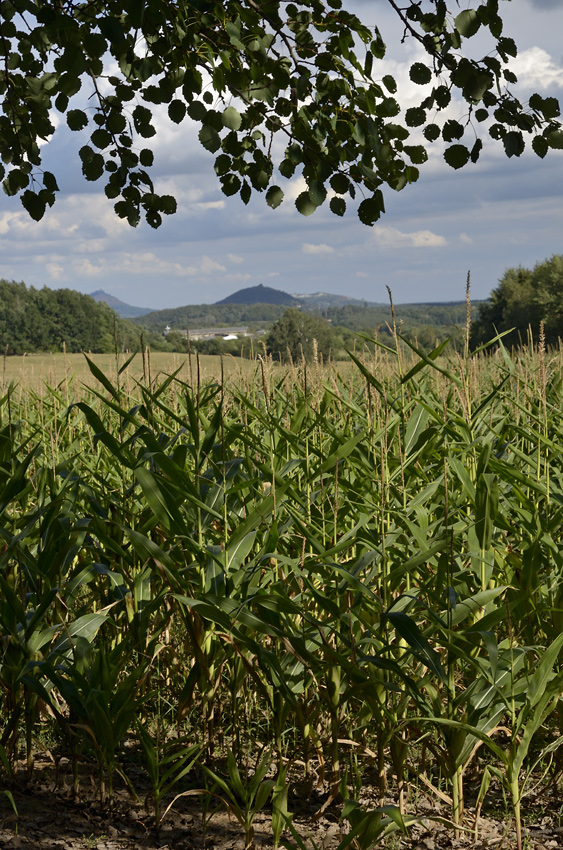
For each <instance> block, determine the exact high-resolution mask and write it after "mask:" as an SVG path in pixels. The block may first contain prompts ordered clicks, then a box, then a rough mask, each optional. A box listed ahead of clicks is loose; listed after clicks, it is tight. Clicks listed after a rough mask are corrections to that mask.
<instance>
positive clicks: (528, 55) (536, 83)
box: [510, 47, 563, 91]
mask: <svg viewBox="0 0 563 850" xmlns="http://www.w3.org/2000/svg"><path fill="white" fill-rule="evenodd" d="M510 68H511V70H512V71H514V73H515V74H516V76H517V77H518V83H519V85H521V86H526V87H528V86H530V87H533V88H536V89H543V90H544V91H545V90H546V89H550V88H553V87H556V88H563V68H562V67H561V65H558V64H557V63H556V62H554V60H553V59H552V57H551V56H550V55H549V53H548V52H547V51H546V50H543V49H542V48H541V47H531V48H529V50H523V51H522V52H521V53H519V54H518V56H517V57H516V58H515V59H513V60H512V62H511V63H510Z"/></svg>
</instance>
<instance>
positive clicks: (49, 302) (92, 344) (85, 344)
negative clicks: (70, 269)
mask: <svg viewBox="0 0 563 850" xmlns="http://www.w3.org/2000/svg"><path fill="white" fill-rule="evenodd" d="M116 331H117V342H118V346H119V347H120V348H123V349H126V350H135V349H137V348H138V347H139V339H140V331H141V329H140V328H137V327H134V326H133V325H132V324H131V323H130V322H128V321H124V320H123V319H119V318H117V317H116V315H115V313H114V312H113V310H111V309H110V308H109V307H108V306H107V304H105V303H104V302H96V301H94V299H93V298H91V297H90V296H89V295H82V294H81V293H80V292H76V291H75V290H73V289H47V287H43V289H34V287H32V286H30V287H27V286H26V285H25V283H15V282H13V281H12V282H9V281H6V280H0V350H1V351H2V352H7V353H8V354H24V353H33V352H36V351H62V350H63V345H64V346H65V347H66V350H67V351H69V352H79V351H92V352H95V353H97V352H100V353H103V352H110V351H114V349H115V332H116ZM147 342H150V344H151V346H152V347H153V348H154V347H155V343H156V344H157V345H158V344H159V342H161V343H163V341H162V340H160V341H159V340H158V338H157V337H156V336H155V337H152V335H151V339H150V340H148V339H147Z"/></svg>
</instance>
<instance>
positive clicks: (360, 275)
mask: <svg viewBox="0 0 563 850" xmlns="http://www.w3.org/2000/svg"><path fill="white" fill-rule="evenodd" d="M356 277H369V274H368V273H367V272H356Z"/></svg>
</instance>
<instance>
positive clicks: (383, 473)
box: [0, 341, 563, 850]
mask: <svg viewBox="0 0 563 850" xmlns="http://www.w3.org/2000/svg"><path fill="white" fill-rule="evenodd" d="M497 345H498V346H499V347H498V348H497V350H496V352H495V353H494V354H492V355H489V354H487V353H486V352H478V353H477V354H475V355H470V354H469V353H468V352H467V351H466V352H465V353H464V354H463V355H460V356H458V357H457V358H451V359H450V360H448V361H446V360H445V359H444V357H443V354H442V348H443V346H441V347H439V348H438V349H436V351H434V352H433V353H432V354H430V355H424V354H422V353H420V352H417V351H416V350H412V346H411V347H410V348H408V347H403V348H398V353H395V352H394V351H391V350H390V349H386V348H384V347H383V346H377V347H376V349H375V354H374V353H373V346H372V353H371V354H367V353H365V354H361V353H360V352H358V353H357V354H356V355H354V358H353V359H354V368H353V369H351V368H350V366H349V365H347V366H346V367H345V371H344V372H342V373H339V367H338V365H335V364H332V365H329V366H324V367H323V366H322V365H319V364H313V365H312V366H306V364H304V363H303V364H296V365H293V366H292V367H291V368H287V369H285V368H282V367H280V366H279V365H276V364H273V363H272V362H271V361H269V360H268V359H267V358H263V359H258V360H257V361H256V364H255V369H254V374H249V375H246V376H244V375H242V374H240V375H238V376H236V375H231V376H229V377H228V378H225V377H223V378H222V379H220V380H217V381H211V382H209V381H202V380H198V378H197V374H198V370H197V369H196V367H195V365H194V367H193V370H191V371H190V374H191V379H190V376H189V375H188V379H186V374H187V372H186V370H185V369H184V370H183V371H182V377H180V374H179V372H178V373H176V374H172V375H170V376H168V377H166V378H165V379H162V377H160V378H159V379H158V381H154V380H149V378H148V376H146V375H145V378H140V379H138V380H134V381H131V380H128V381H126V380H125V379H126V376H127V369H128V367H129V363H128V362H125V363H123V365H122V366H121V372H120V373H118V374H117V377H116V379H115V380H114V379H110V378H108V377H107V375H106V373H104V372H102V371H100V369H98V368H97V367H96V366H95V365H94V364H93V363H90V369H91V371H92V375H93V378H95V379H96V381H97V388H91V387H86V386H84V385H80V384H78V383H73V382H70V383H66V384H60V385H58V386H56V387H53V386H49V385H46V386H45V387H44V388H43V391H42V392H41V393H38V392H36V391H34V390H31V389H29V388H26V387H22V386H19V385H17V384H15V383H12V384H9V385H8V386H5V387H4V390H3V393H2V398H1V401H0V477H1V484H0V534H1V541H0V553H1V554H0V590H1V592H0V635H1V654H0V716H1V719H2V734H1V737H0V761H1V770H2V786H1V787H2V790H3V793H4V794H5V795H6V797H7V798H8V799H9V800H10V801H11V802H12V803H13V796H12V792H11V789H12V787H13V785H12V783H13V782H14V781H15V774H16V768H17V766H18V765H20V766H21V764H22V761H23V764H24V769H25V771H26V773H27V776H28V777H31V776H32V775H33V771H34V754H35V753H36V752H37V748H38V747H40V746H42V745H43V746H44V743H43V744H42V742H45V741H46V740H48V741H49V742H50V743H49V746H50V747H51V748H52V750H53V752H56V753H58V754H59V756H60V755H61V754H62V755H64V756H65V757H66V758H67V759H69V761H70V763H71V764H72V766H73V775H74V783H75V791H76V793H77V794H80V786H79V766H80V765H81V764H84V763H88V764H90V765H93V766H94V770H95V774H96V782H97V787H98V790H99V797H100V804H101V805H111V799H112V795H113V794H114V785H115V783H116V782H119V783H121V784H123V783H125V785H126V786H127V787H128V788H129V791H130V792H131V794H132V795H135V794H139V793H141V789H140V788H139V787H136V784H135V781H134V780H133V779H132V778H131V777H130V776H129V769H128V766H129V764H130V762H131V759H132V758H134V759H136V762H137V763H140V764H141V766H142V769H143V771H144V775H145V776H146V782H147V783H148V787H149V788H150V794H149V797H150V805H151V817H152V819H153V824H154V827H155V828H158V826H159V824H160V823H161V822H162V821H163V819H164V818H166V817H170V816H171V813H172V812H173V811H174V807H175V806H176V805H178V804H179V801H180V798H181V797H182V796H187V795H192V796H194V795H199V796H200V797H201V799H202V805H203V804H205V805H211V801H213V803H212V805H213V806H214V805H216V804H217V805H221V806H223V807H224V808H226V809H227V810H228V811H229V812H230V813H231V815H232V816H233V817H234V818H235V820H236V821H237V822H238V823H239V825H240V829H241V831H243V833H244V836H245V842H246V846H247V847H248V848H250V847H252V846H253V841H254V834H253V821H254V818H255V816H256V813H257V812H260V811H262V810H266V811H267V812H269V813H270V814H271V830H272V841H273V844H274V845H275V846H277V845H278V844H280V843H284V842H285V843H286V844H287V846H297V847H300V848H302V850H304V848H305V847H306V846H309V845H308V844H307V841H306V839H304V838H302V837H301V836H300V835H299V834H298V832H297V831H296V830H295V828H294V824H293V822H292V819H293V813H292V810H291V799H292V797H291V794H290V790H291V786H292V783H300V788H302V789H309V790H310V791H311V790H312V789H316V791H317V793H321V795H322V801H321V803H320V808H321V809H322V810H326V809H327V808H328V807H329V806H335V805H338V806H340V813H341V817H342V821H343V823H344V824H345V835H344V837H343V838H342V840H341V842H340V844H339V845H338V850H345V848H357V850H369V848H371V847H375V846H377V845H383V846H385V842H386V841H387V840H388V838H387V836H389V834H390V833H392V832H396V833H398V835H399V838H398V840H399V841H400V840H401V839H400V835H401V833H403V832H408V828H409V825H410V824H412V823H414V822H415V821H416V819H417V817H418V813H417V810H416V795H414V796H413V794H412V793H411V792H412V789H413V787H414V788H417V789H422V790H423V791H424V793H425V794H426V795H430V796H435V798H436V799H437V800H440V801H442V803H443V810H442V813H441V815H440V818H441V820H442V821H443V823H445V824H447V826H448V828H449V829H451V830H452V834H453V835H455V836H459V835H461V834H464V835H465V834H471V835H474V836H476V835H478V830H479V817H480V813H481V811H482V809H483V807H486V806H487V799H488V795H489V793H490V788H491V785H493V786H494V787H500V788H501V789H502V791H503V793H504V795H505V799H506V801H507V805H508V807H509V812H510V817H511V818H512V819H513V823H514V828H515V834H516V842H517V845H518V848H519V849H520V848H521V847H522V844H523V839H522V834H523V833H522V828H523V820H524V818H523V815H522V801H523V800H524V799H525V795H526V793H527V792H528V791H529V789H530V787H531V784H532V783H533V782H535V781H536V779H537V776H538V775H540V776H543V777H544V781H547V778H546V777H548V778H549V777H551V778H553V777H557V775H558V772H559V770H560V769H561V767H562V765H561V761H560V760H559V758H558V747H559V745H560V744H561V743H563V703H562V702H561V699H560V693H561V691H562V690H563V666H562V664H561V658H562V653H563V547H562V545H561V537H562V527H563V450H562V448H561V446H562V444H563V433H562V432H563V420H562V418H561V409H562V405H563V356H562V354H561V352H559V351H554V352H546V351H545V350H544V348H543V346H542V345H540V346H539V348H536V349H534V348H532V347H529V348H528V349H527V350H525V351H523V352H520V353H517V354H516V353H513V354H509V353H508V352H507V351H506V350H505V349H504V348H503V346H502V341H499V342H498V343H497ZM190 366H191V364H190ZM469 774H471V776H472V777H477V780H476V781H477V794H476V800H474V801H473V803H472V805H471V807H469V806H467V805H466V794H465V791H466V781H467V776H468V775H469ZM368 775H369V777H370V782H371V783H372V784H373V783H374V782H375V784H376V789H377V795H378V798H379V803H380V804H379V805H377V806H375V807H371V808H370V807H368V806H367V805H366V804H365V803H364V802H362V789H363V787H364V784H365V782H366V781H367V780H366V777H367V776H368ZM374 777H375V779H374ZM145 790H146V789H145ZM143 793H144V792H143ZM302 793H303V792H302ZM14 806H15V804H14ZM394 840H395V837H394ZM394 846H397V845H394Z"/></svg>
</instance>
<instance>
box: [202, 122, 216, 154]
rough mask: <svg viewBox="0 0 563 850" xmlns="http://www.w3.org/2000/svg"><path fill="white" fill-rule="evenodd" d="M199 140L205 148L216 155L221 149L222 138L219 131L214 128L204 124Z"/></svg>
mask: <svg viewBox="0 0 563 850" xmlns="http://www.w3.org/2000/svg"><path fill="white" fill-rule="evenodd" d="M198 138H199V140H200V142H201V144H202V145H203V147H204V148H205V149H206V150H208V151H211V153H215V152H216V151H218V150H219V148H220V147H221V137H220V136H219V133H218V132H217V130H215V129H214V128H213V127H210V126H209V124H204V125H203V127H202V128H201V130H200V131H199V133H198Z"/></svg>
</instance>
